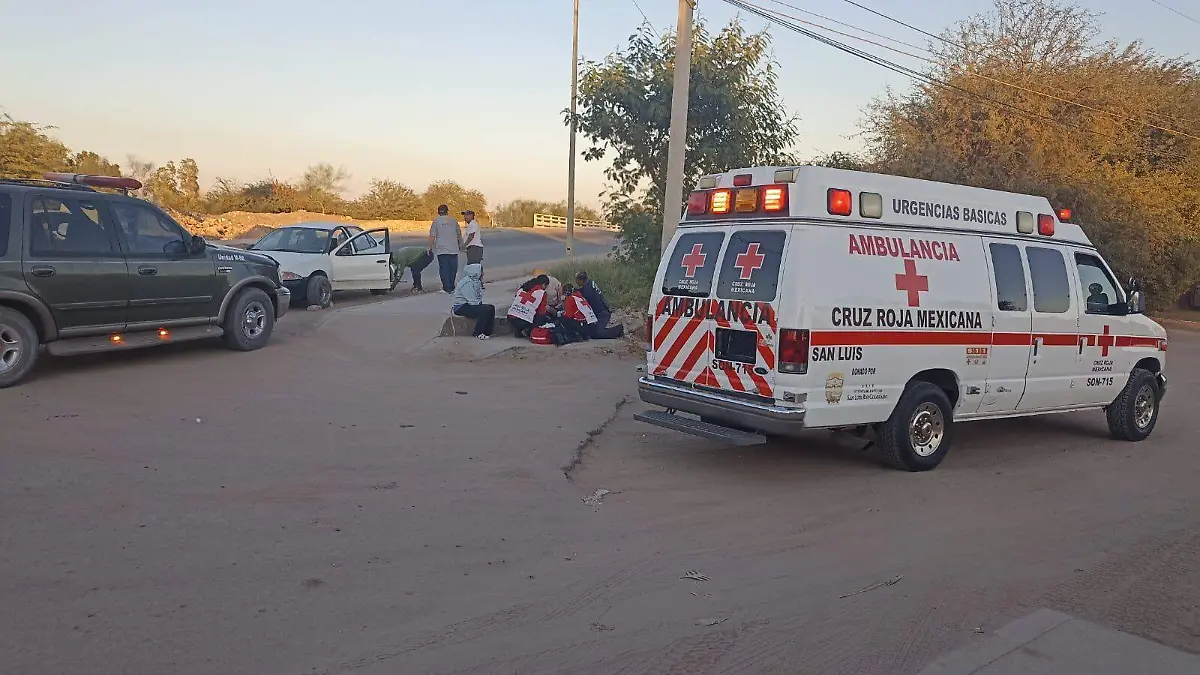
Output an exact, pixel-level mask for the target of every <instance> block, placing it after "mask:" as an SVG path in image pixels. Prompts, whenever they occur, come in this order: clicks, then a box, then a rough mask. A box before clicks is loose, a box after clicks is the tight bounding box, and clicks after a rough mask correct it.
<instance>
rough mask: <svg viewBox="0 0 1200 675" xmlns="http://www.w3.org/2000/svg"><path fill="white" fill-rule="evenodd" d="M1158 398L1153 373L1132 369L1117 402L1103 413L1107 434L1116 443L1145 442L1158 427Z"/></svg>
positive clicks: (1156, 382)
mask: <svg viewBox="0 0 1200 675" xmlns="http://www.w3.org/2000/svg"><path fill="white" fill-rule="evenodd" d="M1160 398H1161V394H1160V393H1159V391H1158V381H1157V380H1155V378H1154V373H1152V372H1150V371H1148V370H1142V369H1141V368H1135V369H1134V370H1133V372H1132V373H1130V375H1129V382H1128V383H1127V384H1126V385H1125V388H1124V389H1122V390H1121V393H1120V394H1118V395H1117V399H1116V400H1115V401H1113V402H1112V403H1110V404H1109V405H1108V407H1107V408H1105V410H1104V412H1105V413H1106V414H1107V416H1108V431H1109V433H1111V434H1112V437H1113V438H1115V439H1116V440H1118V441H1132V442H1137V441H1144V440H1146V438H1147V437H1148V436H1149V435H1150V432H1152V431H1154V425H1156V424H1158V404H1159V400H1160Z"/></svg>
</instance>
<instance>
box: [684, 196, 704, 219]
mask: <svg viewBox="0 0 1200 675" xmlns="http://www.w3.org/2000/svg"><path fill="white" fill-rule="evenodd" d="M707 210H708V193H707V192H693V193H691V194H690V195H688V201H687V212H688V215H689V216H702V215H704V212H705V211H707Z"/></svg>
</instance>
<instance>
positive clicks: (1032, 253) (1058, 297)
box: [1025, 246, 1071, 314]
mask: <svg viewBox="0 0 1200 675" xmlns="http://www.w3.org/2000/svg"><path fill="white" fill-rule="evenodd" d="M1025 255H1026V256H1027V257H1028V258H1029V276H1030V278H1031V279H1033V308H1034V310H1036V311H1038V312H1043V313H1046V314H1063V313H1065V312H1066V311H1068V310H1069V309H1071V282H1070V281H1069V280H1068V279H1067V263H1066V262H1065V261H1064V260H1063V256H1062V253H1059V252H1058V251H1056V250H1055V249H1052V248H1041V247H1039V246H1028V247H1026V248H1025Z"/></svg>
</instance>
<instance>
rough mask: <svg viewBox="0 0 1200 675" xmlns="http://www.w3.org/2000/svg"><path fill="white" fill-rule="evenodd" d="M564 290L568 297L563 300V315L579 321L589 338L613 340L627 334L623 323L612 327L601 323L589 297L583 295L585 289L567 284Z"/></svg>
mask: <svg viewBox="0 0 1200 675" xmlns="http://www.w3.org/2000/svg"><path fill="white" fill-rule="evenodd" d="M563 292H565V293H566V299H564V300H563V316H564V317H567V318H568V319H570V320H572V321H575V322H576V323H578V324H579V326H580V328H581V329H582V333H583V334H584V336H586V337H587V338H588V339H590V340H613V339H616V338H619V337H621V336H622V335H624V334H625V327H624V326H622V325H621V324H617V325H616V326H612V327H611V328H610V327H608V326H602V325H601V324H600V317H599V316H597V315H596V312H595V310H593V309H592V305H591V303H589V302H588V301H587V298H585V297H583V291H581V290H580V289H577V288H575V287H574V286H571V285H570V284H567V285H566V286H565V287H564V288H563Z"/></svg>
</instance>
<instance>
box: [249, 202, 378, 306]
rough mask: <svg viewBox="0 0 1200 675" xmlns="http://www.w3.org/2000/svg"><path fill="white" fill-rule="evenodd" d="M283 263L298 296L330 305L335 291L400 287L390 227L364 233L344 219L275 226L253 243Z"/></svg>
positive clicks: (283, 272) (286, 282)
mask: <svg viewBox="0 0 1200 675" xmlns="http://www.w3.org/2000/svg"><path fill="white" fill-rule="evenodd" d="M250 250H251V251H262V252H263V253H266V254H267V255H270V256H271V257H272V258H274V259H275V260H278V261H279V273H280V274H279V276H280V280H281V281H283V285H284V286H286V287H287V288H288V290H290V291H291V292H292V298H293V299H295V300H297V301H303V302H304V303H305V304H308V305H318V306H320V307H323V308H324V307H328V306H329V305H330V303H331V302H332V301H333V292H334V291H350V290H369V291H371V292H372V293H374V294H376V295H382V294H384V293H387V292H389V291H391V290H392V289H393V288H395V287H396V280H395V279H394V278H393V277H394V275H393V273H392V265H391V262H392V256H391V238H390V237H389V235H388V230H387V228H379V229H376V230H367V231H364V230H363V229H362V228H361V227H357V226H355V225H347V224H344V223H320V222H310V223H297V224H295V225H289V226H287V227H281V228H279V229H277V230H272V231H271V232H270V233H268V234H267V235H266V236H265V237H263V238H262V239H259V240H258V241H257V242H255V243H254V245H252V246H251V247H250Z"/></svg>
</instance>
